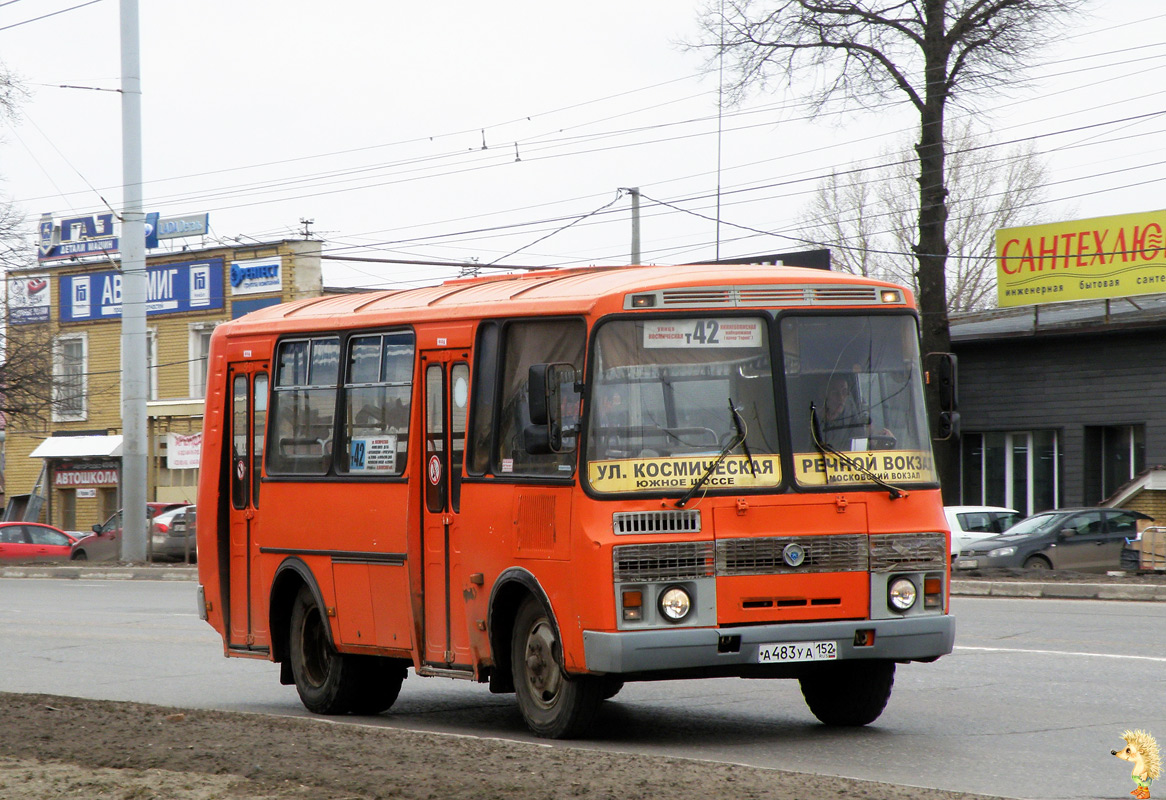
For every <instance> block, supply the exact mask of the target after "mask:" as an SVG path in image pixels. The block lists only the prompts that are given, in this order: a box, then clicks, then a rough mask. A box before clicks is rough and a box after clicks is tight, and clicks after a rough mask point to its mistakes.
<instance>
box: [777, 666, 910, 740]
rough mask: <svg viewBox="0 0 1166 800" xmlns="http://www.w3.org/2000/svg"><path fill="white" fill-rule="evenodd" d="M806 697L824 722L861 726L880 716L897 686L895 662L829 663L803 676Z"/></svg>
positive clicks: (807, 702)
mask: <svg viewBox="0 0 1166 800" xmlns="http://www.w3.org/2000/svg"><path fill="white" fill-rule="evenodd" d="M800 682H801V684H802V697H804V698H805V700H806V705H807V706H809V707H810V711H812V712H813V713H814V716H815V717H817V718H818V720H819V721H820V722H821V723H822V724H823V725H831V726H835V727H858V726H861V725H869V724H870V723H872V722H874V721H875V720H876V719H878V718H879V715H880V714H882V713H883V709H884V708H886V707H887V701H888V700H890V699H891V687H893V686H894V685H895V662H893V661H847V662H841V663H836V664H826V665H823V666H822V667H821V669H819V670H816V671H815V672H814V673H813V674H812V675H807V676H806V677H803V678H802V679H801V681H800Z"/></svg>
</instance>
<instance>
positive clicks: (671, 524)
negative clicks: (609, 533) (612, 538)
mask: <svg viewBox="0 0 1166 800" xmlns="http://www.w3.org/2000/svg"><path fill="white" fill-rule="evenodd" d="M611 524H612V528H613V530H614V531H615V534H616V535H617V536H619V535H624V534H629V533H700V511H698V510H696V509H678V510H675V511H617V512H616V513H614V514H612V515H611Z"/></svg>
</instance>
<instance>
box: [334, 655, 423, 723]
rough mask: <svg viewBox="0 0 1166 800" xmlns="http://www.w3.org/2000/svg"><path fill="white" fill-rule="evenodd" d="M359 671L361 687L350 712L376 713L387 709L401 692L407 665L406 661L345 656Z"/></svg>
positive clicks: (366, 714)
mask: <svg viewBox="0 0 1166 800" xmlns="http://www.w3.org/2000/svg"><path fill="white" fill-rule="evenodd" d="M343 658H344V659H345V660H346V661H348V662H350V666H354V667H355V668H356V670H357V672H358V676H357V678H356V683H357V686H358V690H357V692H356V694H355V696H354V697H353V698H352V701H351V704H350V706H349V709H348V710H349V713H352V714H358V715H362V716H373V715H376V714H380V713H381V712H382V711H388V710H389V709H390V708H392V707H393V703H395V702H397V695H399V694H400V693H401V684H402V683H404V681H405V677H406V673H407V671H408V669H409V668H408V666H407V664H406V662H404V661H397V660H394V659H391V658H376V657H375V656H343Z"/></svg>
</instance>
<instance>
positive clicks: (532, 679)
mask: <svg viewBox="0 0 1166 800" xmlns="http://www.w3.org/2000/svg"><path fill="white" fill-rule="evenodd" d="M510 655H511V659H510V661H511V667H512V669H513V672H514V691H515V694H516V695H517V696H518V708H519V710H520V711H521V712H522V716H523V719H525V720H526V724H527V727H529V728H530V730H531V731H532V732H533V733H534V734H535V735H537V736H542V737H544V738H547V739H569V738H572V737H575V736H579V735H581V734H583V733H584V732H585V731H586V730H587V728H588V727H589V726H590V725H591V720H592V719H593V718H594V716H595V711H596V709H598V707H599V704H600V702H601V701H602V700H603V687H602V686H601V685H600V683H599V681H598V680H596V679H595V678H593V677H590V676H585V675H582V676H575V677H571V676H569V675H567V673H566V672H564V671H563V668H562V664H561V659H562V650H561V645H560V644H559V641H558V639H557V637H556V635H555V627H554V625H553V624H552V623H551V618H550V615H549V614H548V613H547V611H546V610H545V609H544V608H543V606H542V603H540V602H538V601H537V600H535V599H534V598H533V597H531V598H527V600H526V601H525V602H524V603H523V604H522V606H521V607H520V608H519V610H518V616H517V617H515V620H514V638H513V640H512V641H511V648H510Z"/></svg>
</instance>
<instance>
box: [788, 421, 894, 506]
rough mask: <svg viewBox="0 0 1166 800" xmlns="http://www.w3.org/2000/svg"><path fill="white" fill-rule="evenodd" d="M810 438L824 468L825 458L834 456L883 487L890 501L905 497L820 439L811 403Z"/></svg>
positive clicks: (864, 465)
mask: <svg viewBox="0 0 1166 800" xmlns="http://www.w3.org/2000/svg"><path fill="white" fill-rule="evenodd" d="M810 436H811V437H812V438H813V439H814V447H816V448H818V452H819V453H821V454H822V461H823V466H824V467H825V466H826V465H828V462H827V461H826V456H828V455H831V456H834V457H835V458H837V459H838V460H839V461H841V462H842V463H843V464H845V465H846V466H848V467H850V468H851V469H853V470H855V471H856V472H860V473H862V474H863V475H865V476H866V477H868V478H870V479H871V481H872V482H873V483H875V484H876V485H878V486H881V487H883V488H884V489H886V490H887V491H888V492H890V494H891V499H892V500H898V499H899V498H900V497H906V496H907V492H905V491H903V490H902V489H900V488H899V487H898V486H892V485H891V484H889V483H887V482H886V481H884V480H883V479H882V478H880V477H879V476H878V475H876V474H874V473H873V472H871V470H870V469H869V468H868V467H867V466H866V464H863V463H862V462H861V461H858V460H856V459H853V458H851V457H850V456H848V455H846V454H845V453H842V452H839V451H838V450H837V449H836V448H835V447H833V446H832V445H830V444H828V443H827V442H826V441H825V440H824V439H823V438H822V430H821V428H820V427H819V426H818V409H817V408H816V407H815V406H814V404H813V402H811V403H810ZM829 482H830V473H829V472H827V473H826V483H829Z"/></svg>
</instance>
